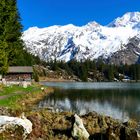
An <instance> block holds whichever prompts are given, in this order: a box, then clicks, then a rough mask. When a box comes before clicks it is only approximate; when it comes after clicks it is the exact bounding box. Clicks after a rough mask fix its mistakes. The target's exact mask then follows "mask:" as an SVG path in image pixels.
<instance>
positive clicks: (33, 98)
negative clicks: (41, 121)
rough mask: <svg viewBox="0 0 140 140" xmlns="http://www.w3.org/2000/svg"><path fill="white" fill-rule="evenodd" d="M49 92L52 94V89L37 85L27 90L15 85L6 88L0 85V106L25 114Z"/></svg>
mask: <svg viewBox="0 0 140 140" xmlns="http://www.w3.org/2000/svg"><path fill="white" fill-rule="evenodd" d="M42 88H43V90H42ZM51 92H53V89H52V88H48V87H45V86H42V85H39V84H32V85H31V86H28V87H27V88H23V87H22V86H15V85H13V86H8V87H6V86H4V85H0V106H1V107H7V108H9V109H11V110H19V112H22V111H25V112H26V111H27V110H29V108H30V107H31V106H33V105H35V104H36V103H37V102H38V101H39V100H41V99H43V98H44V97H45V96H47V95H48V94H49V93H51Z"/></svg>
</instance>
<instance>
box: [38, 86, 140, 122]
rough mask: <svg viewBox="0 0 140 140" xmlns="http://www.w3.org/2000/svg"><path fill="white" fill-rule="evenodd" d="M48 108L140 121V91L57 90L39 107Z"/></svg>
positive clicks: (127, 89)
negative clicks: (95, 113) (93, 112)
mask: <svg viewBox="0 0 140 140" xmlns="http://www.w3.org/2000/svg"><path fill="white" fill-rule="evenodd" d="M138 87H139V86H138ZM46 106H52V107H54V108H58V109H59V110H62V111H73V112H76V113H78V114H85V113H88V112H91V111H96V112H98V113H101V114H104V115H109V116H112V117H114V118H116V119H121V120H123V121H125V120H127V119H128V118H134V119H137V120H139V118H140V89H139V88H138V89H136V88H116V89H115V88H114V89H104V90H99V89H56V90H55V92H54V94H51V95H50V96H49V97H47V98H45V99H44V100H43V101H41V102H40V103H39V107H46Z"/></svg>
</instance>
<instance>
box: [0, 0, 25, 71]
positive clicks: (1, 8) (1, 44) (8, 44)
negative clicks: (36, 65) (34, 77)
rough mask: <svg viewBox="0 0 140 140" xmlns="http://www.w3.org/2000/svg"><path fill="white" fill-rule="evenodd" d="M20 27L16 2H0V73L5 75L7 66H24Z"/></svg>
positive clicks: (12, 0) (10, 0) (8, 0)
mask: <svg viewBox="0 0 140 140" xmlns="http://www.w3.org/2000/svg"><path fill="white" fill-rule="evenodd" d="M21 31H22V25H21V23H20V16H19V13H18V10H17V5H16V0H1V2H0V67H1V68H0V72H1V73H6V71H7V69H8V66H9V65H24V64H25V61H26V59H24V55H23V42H22V40H21V35H22V33H21Z"/></svg>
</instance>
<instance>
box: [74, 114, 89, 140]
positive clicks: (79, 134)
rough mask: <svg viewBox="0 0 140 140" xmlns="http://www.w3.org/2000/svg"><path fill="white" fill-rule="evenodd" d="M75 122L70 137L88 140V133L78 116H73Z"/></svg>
mask: <svg viewBox="0 0 140 140" xmlns="http://www.w3.org/2000/svg"><path fill="white" fill-rule="evenodd" d="M74 117H75V122H74V124H73V130H72V136H73V137H74V138H75V139H88V138H89V133H88V132H87V130H86V129H85V127H84V125H83V121H82V119H81V118H80V117H79V116H78V115H76V114H75V115H74Z"/></svg>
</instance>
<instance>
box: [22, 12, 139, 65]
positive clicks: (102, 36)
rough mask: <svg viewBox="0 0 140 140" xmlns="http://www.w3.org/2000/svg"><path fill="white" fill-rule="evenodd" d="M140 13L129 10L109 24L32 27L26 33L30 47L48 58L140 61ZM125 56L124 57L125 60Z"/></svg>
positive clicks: (35, 52) (46, 59) (33, 51)
mask: <svg viewBox="0 0 140 140" xmlns="http://www.w3.org/2000/svg"><path fill="white" fill-rule="evenodd" d="M139 34H140V12H129V13H126V14H125V15H123V16H122V17H119V18H117V19H115V20H114V21H113V22H111V23H110V24H108V25H107V26H102V25H100V24H98V23H97V22H95V21H94V22H90V23H88V24H87V25H84V26H81V27H78V26H74V25H72V24H69V25H65V26H57V25H55V26H51V27H47V28H38V27H32V28H29V29H28V30H27V31H25V32H24V33H23V36H22V39H23V41H24V42H25V46H26V48H27V50H28V51H29V52H30V53H32V54H33V55H38V56H39V57H40V58H41V59H43V60H45V61H49V60H54V59H56V60H63V61H66V62H67V61H70V60H72V59H76V60H78V61H80V60H85V59H91V60H94V59H98V58H99V57H100V58H103V59H105V60H106V61H107V62H109V63H116V64H120V63H128V64H131V63H136V62H139V52H140V46H139V40H140V35H139ZM124 58H125V59H124Z"/></svg>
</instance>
